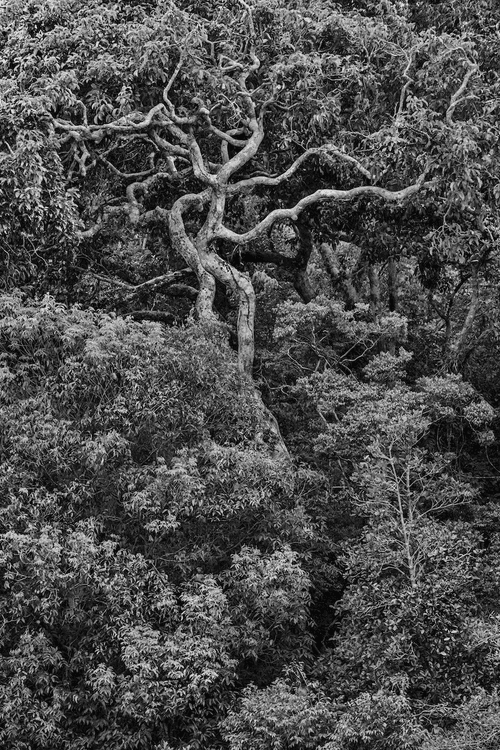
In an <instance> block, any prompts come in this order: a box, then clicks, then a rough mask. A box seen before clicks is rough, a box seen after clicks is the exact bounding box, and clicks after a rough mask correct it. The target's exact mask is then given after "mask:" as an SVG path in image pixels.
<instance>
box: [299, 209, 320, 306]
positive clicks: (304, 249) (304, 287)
mask: <svg viewBox="0 0 500 750" xmlns="http://www.w3.org/2000/svg"><path fill="white" fill-rule="evenodd" d="M295 228H296V232H297V237H298V240H299V249H298V252H297V256H296V258H295V274H294V286H295V289H296V290H297V292H298V293H299V294H300V297H301V299H302V300H303V301H304V302H310V301H311V300H312V299H314V297H315V296H316V295H315V291H314V289H313V287H312V284H311V280H310V279H309V274H308V273H307V265H308V263H309V259H310V257H311V253H312V250H313V236H312V231H311V223H310V221H309V220H307V219H306V218H305V217H304V218H301V219H299V220H298V221H297V222H296V225H295Z"/></svg>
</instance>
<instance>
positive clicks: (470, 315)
mask: <svg viewBox="0 0 500 750" xmlns="http://www.w3.org/2000/svg"><path fill="white" fill-rule="evenodd" d="M478 309H479V278H478V275H477V271H476V270H474V272H473V275H472V279H471V296H470V302H469V308H468V310H467V315H466V316H465V320H464V322H463V325H462V327H461V328H460V330H459V331H458V332H457V333H456V334H455V335H454V336H450V338H449V341H448V351H447V353H446V368H447V369H448V370H449V371H450V372H458V370H459V369H460V365H461V363H462V359H463V356H464V353H465V350H466V344H467V341H468V340H469V339H470V336H471V333H472V329H473V326H474V322H475V320H476V316H477V312H478Z"/></svg>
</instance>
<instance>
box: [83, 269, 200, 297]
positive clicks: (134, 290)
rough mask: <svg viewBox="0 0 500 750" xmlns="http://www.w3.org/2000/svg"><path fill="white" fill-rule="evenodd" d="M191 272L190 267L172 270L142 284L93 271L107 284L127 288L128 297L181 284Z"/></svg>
mask: <svg viewBox="0 0 500 750" xmlns="http://www.w3.org/2000/svg"><path fill="white" fill-rule="evenodd" d="M190 273H193V272H192V271H191V269H190V268H184V269H183V270H182V271H171V272H170V273H164V274H162V275H161V276H155V277H154V279H149V280H148V281H143V282H142V283H141V284H129V283H128V282H127V281H122V280H121V279H115V278H112V277H110V276H102V275H101V274H99V273H94V272H92V276H93V277H94V278H95V279H98V280H99V281H103V282H104V283H106V284H111V285H112V286H117V287H119V288H120V289H125V290H126V291H127V292H128V294H127V297H133V296H135V295H137V294H141V292H144V291H153V290H156V289H159V288H161V287H163V286H171V285H176V286H179V284H178V282H179V281H182V280H184V279H185V278H186V275H188V274H190ZM195 291H196V290H195Z"/></svg>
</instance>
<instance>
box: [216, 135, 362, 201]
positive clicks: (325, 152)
mask: <svg viewBox="0 0 500 750" xmlns="http://www.w3.org/2000/svg"><path fill="white" fill-rule="evenodd" d="M311 156H319V157H320V158H322V159H323V160H324V161H326V162H328V163H329V164H330V165H331V166H336V165H335V158H337V159H339V160H340V161H344V162H345V163H346V164H350V165H352V166H354V167H355V168H356V169H357V170H358V172H359V173H360V174H362V175H363V177H366V178H367V179H368V180H370V181H371V180H373V176H372V174H371V173H370V172H369V171H368V170H367V169H365V167H363V165H362V164H361V163H360V162H359V161H358V160H357V159H355V158H354V156H350V155H349V154H346V153H344V152H343V151H340V149H338V148H336V147H335V146H333V145H331V144H328V145H326V146H320V147H318V148H309V149H307V151H304V153H303V154H301V155H300V156H299V157H298V158H297V159H296V160H295V161H294V163H293V164H292V165H291V166H290V167H289V168H288V169H287V170H286V171H285V172H283V173H282V174H280V175H276V176H274V177H273V176H268V175H258V176H255V177H249V178H247V179H245V180H240V181H239V182H235V183H232V184H231V185H230V186H229V191H228V194H229V195H235V194H237V193H239V192H243V191H244V190H246V189H248V188H254V187H259V186H263V187H277V186H278V185H280V184H281V183H282V182H285V180H288V179H290V177H292V176H293V175H294V174H295V173H296V172H298V170H299V169H300V167H301V166H302V165H303V164H304V162H306V161H307V160H308V159H309V158H310V157H311ZM333 157H335V158H333Z"/></svg>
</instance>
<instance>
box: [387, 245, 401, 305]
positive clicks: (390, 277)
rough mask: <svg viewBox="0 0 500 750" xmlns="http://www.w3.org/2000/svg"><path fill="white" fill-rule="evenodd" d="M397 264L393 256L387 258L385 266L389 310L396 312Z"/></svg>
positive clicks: (397, 293)
mask: <svg viewBox="0 0 500 750" xmlns="http://www.w3.org/2000/svg"><path fill="white" fill-rule="evenodd" d="M398 271H399V269H398V264H397V261H396V259H395V258H394V257H390V258H389V264H388V267H387V287H388V291H389V311H390V312H397V311H398V305H399V278H398V275H399V274H398Z"/></svg>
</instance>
